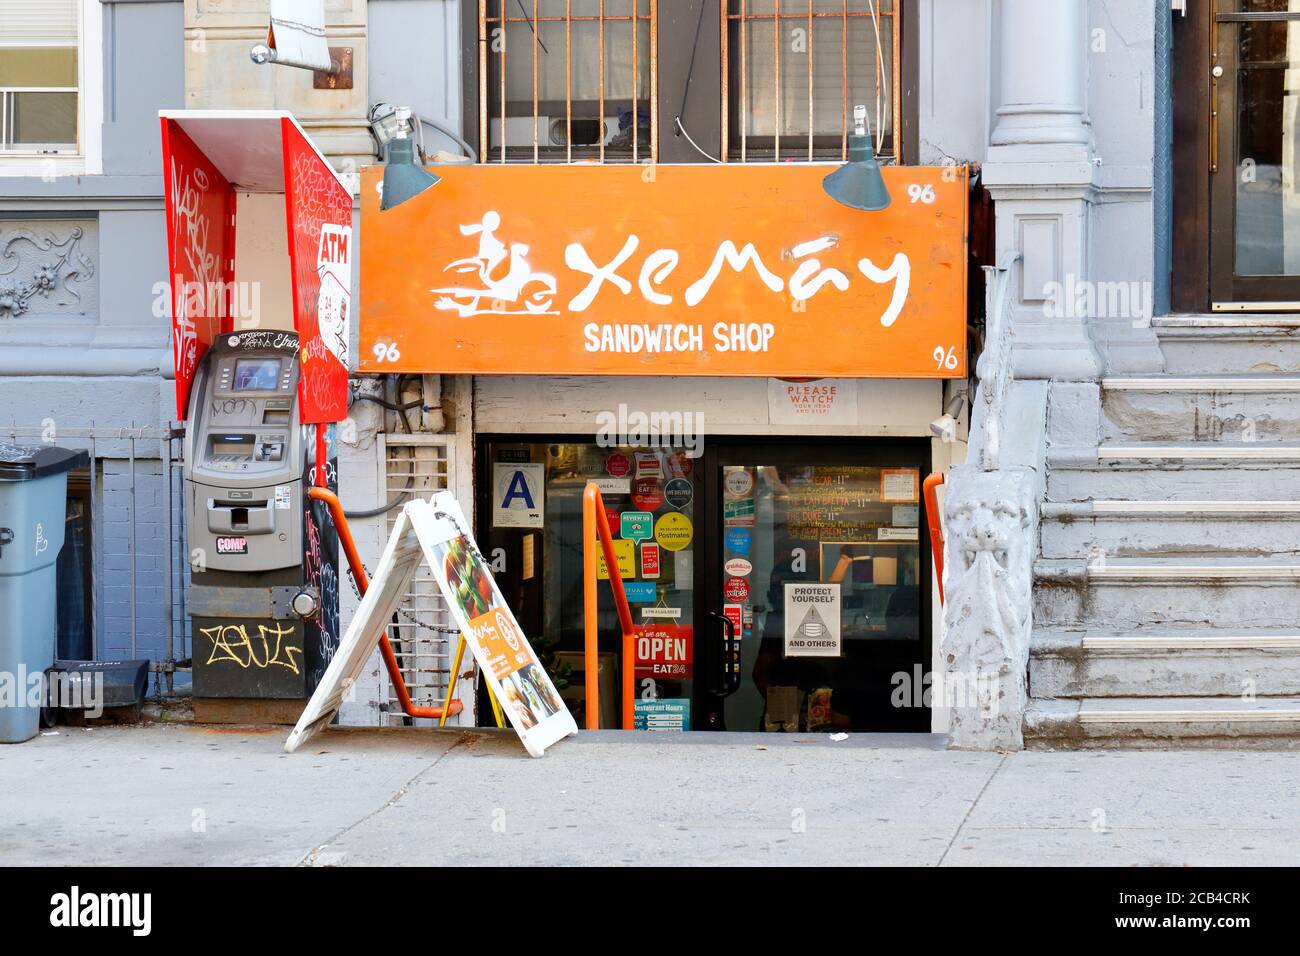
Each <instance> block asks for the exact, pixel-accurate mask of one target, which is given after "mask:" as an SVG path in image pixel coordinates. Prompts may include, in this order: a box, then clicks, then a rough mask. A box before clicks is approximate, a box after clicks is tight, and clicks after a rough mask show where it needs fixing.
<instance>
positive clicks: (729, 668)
mask: <svg viewBox="0 0 1300 956" xmlns="http://www.w3.org/2000/svg"><path fill="white" fill-rule="evenodd" d="M709 617H714V618H717V619H718V620H719V621H721V622H722V631H723V634H724V637H723V639H722V679H721V681H720V682H719V683H718V684H717V685H715V686H714V688H713V693H714V694H716V695H717V696H718V697H730V696H731V695H732V694H734V693H735V692H736V691H738V690H740V642H739V641H738V640H737V639H736V624H735V622H734V621H733V620H732V619H731V618H729V617H727V616H726V615H723V614H719V613H718V612H717V611H710V612H709Z"/></svg>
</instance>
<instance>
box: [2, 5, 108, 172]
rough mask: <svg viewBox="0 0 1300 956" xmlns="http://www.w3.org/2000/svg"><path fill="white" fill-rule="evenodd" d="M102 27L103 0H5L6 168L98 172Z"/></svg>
mask: <svg viewBox="0 0 1300 956" xmlns="http://www.w3.org/2000/svg"><path fill="white" fill-rule="evenodd" d="M99 34H100V13H99V3H98V2H95V3H89V2H88V0H0V173H4V174H11V175H40V176H54V175H58V174H60V173H63V174H66V173H75V172H96V171H97V170H95V169H94V168H91V167H92V166H94V165H96V164H97V162H98V139H99V124H98V113H99V96H100V90H101V87H102V83H101V82H100V81H99V80H98V79H97V77H98V73H99V71H98V65H99V63H100V59H101V58H100V55H99V48H98V44H99ZM70 166H75V168H70Z"/></svg>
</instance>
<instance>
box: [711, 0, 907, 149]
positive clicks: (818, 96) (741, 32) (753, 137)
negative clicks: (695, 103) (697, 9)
mask: <svg viewBox="0 0 1300 956" xmlns="http://www.w3.org/2000/svg"><path fill="white" fill-rule="evenodd" d="M897 6H898V3H897V0H722V3H721V10H722V14H721V16H722V21H723V22H722V24H721V36H722V82H723V95H722V108H723V119H722V152H723V155H724V156H725V157H726V158H727V159H729V160H733V161H739V162H765V161H766V162H783V161H789V160H819V159H843V158H846V157H847V155H848V137H849V135H850V134H851V133H852V132H853V128H854V124H853V108H854V106H855V105H859V104H861V105H865V106H866V108H867V118H868V122H869V125H870V130H871V134H872V141H873V143H874V144H875V147H876V153H877V155H879V156H882V157H892V158H897V155H898V152H897V145H896V141H897V129H898V122H897V118H898V115H899V105H898V104H899V103H900V99H901V98H900V92H899V91H900V86H901V78H900V75H899V69H898V56H897V51H898V49H899V16H898V10H897V9H896V8H897Z"/></svg>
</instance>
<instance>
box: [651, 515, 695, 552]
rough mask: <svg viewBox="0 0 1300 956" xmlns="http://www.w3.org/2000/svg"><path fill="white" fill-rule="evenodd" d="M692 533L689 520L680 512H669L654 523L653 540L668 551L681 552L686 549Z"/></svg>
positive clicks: (692, 528) (693, 530) (693, 531)
mask: <svg viewBox="0 0 1300 956" xmlns="http://www.w3.org/2000/svg"><path fill="white" fill-rule="evenodd" d="M694 533H695V529H694V527H693V526H692V525H691V519H690V518H688V517H686V515H684V514H682V513H681V512H680V511H670V512H668V513H667V514H664V515H661V516H660V518H659V520H658V521H656V522H655V540H656V541H658V542H659V543H660V544H661V545H663V547H664V548H665V549H666V550H668V551H681V550H682V549H683V548H686V547H688V546H689V545H690V543H691V538H692V536H693V535H694Z"/></svg>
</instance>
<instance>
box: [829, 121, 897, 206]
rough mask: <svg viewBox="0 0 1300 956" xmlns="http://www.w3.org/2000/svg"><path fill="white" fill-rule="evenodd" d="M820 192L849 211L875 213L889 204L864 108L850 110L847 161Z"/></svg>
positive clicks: (887, 191)
mask: <svg viewBox="0 0 1300 956" xmlns="http://www.w3.org/2000/svg"><path fill="white" fill-rule="evenodd" d="M822 189H823V190H825V191H826V195H828V196H830V197H831V198H832V199H834V200H835V201H836V202H837V203H840V204H841V205H844V206H848V207H849V208H850V209H861V210H863V211H864V212H877V211H879V210H881V209H884V208H886V207H887V206H888V205H889V190H888V189H886V188H885V179H884V177H883V176H881V174H880V163H878V162H876V150H875V148H874V147H873V146H872V144H871V133H870V132H869V131H868V129H867V108H866V107H865V106H862V105H858V106H855V107H853V135H852V136H850V137H849V160H848V162H846V163H845V164H844V165H843V166H841V167H840V168H839V169H837V170H835V172H833V173H831V174H830V175H829V176H827V177H826V178H825V179H823V180H822Z"/></svg>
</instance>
